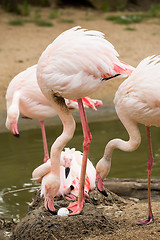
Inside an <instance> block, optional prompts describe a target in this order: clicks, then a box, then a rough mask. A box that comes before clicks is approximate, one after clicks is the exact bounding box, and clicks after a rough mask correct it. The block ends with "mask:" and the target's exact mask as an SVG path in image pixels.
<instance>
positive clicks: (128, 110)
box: [114, 56, 160, 126]
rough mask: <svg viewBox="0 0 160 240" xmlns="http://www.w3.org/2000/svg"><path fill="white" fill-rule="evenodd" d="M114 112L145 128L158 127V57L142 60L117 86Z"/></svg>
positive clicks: (159, 70) (159, 57) (159, 96)
mask: <svg viewBox="0 0 160 240" xmlns="http://www.w3.org/2000/svg"><path fill="white" fill-rule="evenodd" d="M114 103H115V107H116V111H117V113H118V114H119V112H121V111H123V112H124V114H126V115H127V116H128V117H129V118H132V119H134V120H135V121H136V122H139V123H142V124H144V125H146V126H150V125H154V126H160V56H149V57H147V58H145V59H143V60H142V61H141V62H140V63H139V64H138V66H137V67H136V68H135V70H134V71H133V72H132V74H131V75H130V76H129V77H128V78H127V79H126V80H125V81H124V82H123V83H122V84H121V85H120V86H119V88H118V90H117V92H116V95H115V99H114Z"/></svg>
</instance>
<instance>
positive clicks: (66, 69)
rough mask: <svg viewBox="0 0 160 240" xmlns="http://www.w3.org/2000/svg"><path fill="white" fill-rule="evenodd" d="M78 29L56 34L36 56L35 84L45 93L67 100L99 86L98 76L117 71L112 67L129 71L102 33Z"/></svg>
mask: <svg viewBox="0 0 160 240" xmlns="http://www.w3.org/2000/svg"><path fill="white" fill-rule="evenodd" d="M79 28H80V27H74V28H72V29H69V30H67V31H65V32H63V33H62V34H60V36H58V37H57V38H56V39H55V40H54V41H53V42H52V43H51V44H50V45H49V46H48V47H47V48H46V50H45V51H44V52H43V53H42V55H41V57H40V59H39V62H38V69H37V72H38V83H39V85H40V87H41V89H42V91H43V92H44V94H45V95H47V96H48V95H51V94H52V93H53V92H54V93H56V94H59V95H61V96H63V97H65V98H68V99H78V98H82V97H85V96H87V95H90V94H91V93H93V92H94V91H95V90H97V88H99V87H100V86H103V84H104V82H102V81H100V80H102V78H104V77H105V76H114V75H115V74H117V71H115V67H116V66H118V67H121V68H122V69H121V71H122V70H123V71H122V72H123V73H127V72H129V71H132V70H133V68H132V67H131V66H130V67H129V66H126V65H125V64H123V63H122V62H120V61H119V59H118V58H117V57H118V56H119V55H118V53H117V51H116V50H115V49H114V47H113V45H112V44H111V43H110V42H108V41H107V40H106V39H105V38H104V34H103V33H101V32H98V31H89V30H86V29H79ZM127 67H128V70H127ZM44 79H46V80H47V81H45V82H44ZM86 85H87V87H86ZM51 97H52V96H51Z"/></svg>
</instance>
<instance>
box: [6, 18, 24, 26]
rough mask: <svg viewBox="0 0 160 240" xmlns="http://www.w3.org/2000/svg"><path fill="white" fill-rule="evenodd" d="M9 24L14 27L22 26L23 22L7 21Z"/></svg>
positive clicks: (17, 20) (19, 20) (16, 20)
mask: <svg viewBox="0 0 160 240" xmlns="http://www.w3.org/2000/svg"><path fill="white" fill-rule="evenodd" d="M9 24H10V25H14V26H22V25H23V24H24V22H23V20H21V19H15V20H11V21H9Z"/></svg>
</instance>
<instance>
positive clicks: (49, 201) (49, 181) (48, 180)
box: [42, 172, 60, 215]
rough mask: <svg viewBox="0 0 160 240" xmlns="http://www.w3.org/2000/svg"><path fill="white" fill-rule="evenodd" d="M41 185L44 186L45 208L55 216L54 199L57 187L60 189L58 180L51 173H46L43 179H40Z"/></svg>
mask: <svg viewBox="0 0 160 240" xmlns="http://www.w3.org/2000/svg"><path fill="white" fill-rule="evenodd" d="M43 180H44V181H45V183H43V182H42V184H45V193H44V197H45V203H44V205H45V208H46V209H47V210H48V211H49V212H50V213H51V214H53V215H55V214H56V212H55V207H54V197H55V196H56V194H57V192H58V190H59V187H60V179H59V177H58V176H56V175H53V174H52V173H51V172H50V173H48V174H47V175H46V176H45V178H43V179H42V181H43Z"/></svg>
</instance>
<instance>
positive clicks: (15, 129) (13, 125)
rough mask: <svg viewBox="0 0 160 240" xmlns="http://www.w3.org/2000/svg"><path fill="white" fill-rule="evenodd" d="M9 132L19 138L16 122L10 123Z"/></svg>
mask: <svg viewBox="0 0 160 240" xmlns="http://www.w3.org/2000/svg"><path fill="white" fill-rule="evenodd" d="M11 132H12V134H13V135H14V136H15V137H19V132H18V127H17V121H16V120H15V121H13V122H12V123H11Z"/></svg>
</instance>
